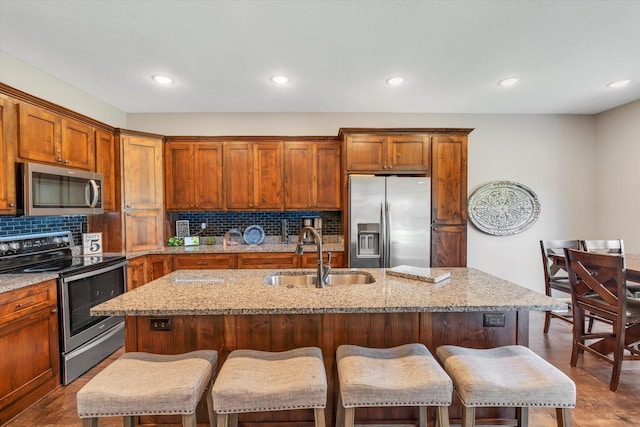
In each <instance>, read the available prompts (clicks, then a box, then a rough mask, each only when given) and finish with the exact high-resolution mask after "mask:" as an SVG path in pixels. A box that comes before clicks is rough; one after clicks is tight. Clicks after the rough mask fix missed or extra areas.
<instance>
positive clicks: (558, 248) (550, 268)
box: [540, 240, 581, 334]
mask: <svg viewBox="0 0 640 427" xmlns="http://www.w3.org/2000/svg"><path fill="white" fill-rule="evenodd" d="M564 248H571V249H580V248H581V246H580V241H579V240H540V250H541V252H542V266H543V268H544V288H545V293H546V295H547V296H551V293H552V290H556V291H559V292H563V293H565V294H567V296H569V295H571V288H570V285H569V275H568V274H567V270H566V266H565V261H564ZM554 317H555V318H557V319H560V320H562V321H565V322H567V323H573V320H572V317H571V314H570V313H566V314H561V313H555V312H553V311H547V312H546V313H545V316H544V333H545V334H546V333H547V332H549V326H550V325H551V318H554Z"/></svg>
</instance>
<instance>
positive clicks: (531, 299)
mask: <svg viewBox="0 0 640 427" xmlns="http://www.w3.org/2000/svg"><path fill="white" fill-rule="evenodd" d="M296 271H297V270H286V273H287V274H292V273H294V272H296ZM304 271H305V272H308V273H311V274H313V272H314V270H304ZM346 271H347V270H345V269H335V270H334V272H335V273H341V272H346ZM359 271H362V272H364V273H368V274H370V275H371V277H372V278H373V279H374V280H375V281H374V282H373V283H368V284H353V285H338V284H336V285H328V286H327V287H326V288H325V289H318V288H315V287H314V286H313V285H292V284H289V285H275V286H274V285H265V284H264V279H265V276H267V275H269V274H271V273H273V271H270V270H263V269H261V270H198V271H195V270H181V271H175V272H173V273H171V274H169V275H167V276H164V277H162V278H160V279H157V280H154V281H152V282H150V283H148V284H146V285H144V286H142V287H140V288H137V289H135V290H133V291H132V292H128V293H126V294H124V295H121V296H119V297H116V298H114V299H112V300H110V301H107V302H105V303H103V304H101V305H99V306H97V307H95V308H93V309H92V314H94V315H123V316H126V350H127V351H147V352H154V353H181V352H186V351H191V350H195V349H205V348H206V349H215V350H218V352H219V354H220V361H219V363H220V364H222V363H224V360H225V359H226V356H227V355H228V354H229V352H231V351H232V350H235V349H240V348H251V349H256V350H265V351H284V350H289V349H291V348H296V347H304V346H316V347H320V348H321V349H322V352H323V356H324V360H325V367H326V369H327V377H328V381H329V391H328V396H327V412H326V415H327V421H328V424H329V425H330V426H332V425H334V419H335V403H336V399H337V373H336V365H335V350H336V348H337V347H338V346H339V345H341V344H355V345H362V346H368V347H391V346H396V345H401V344H405V343H410V342H422V343H424V344H425V345H426V346H427V347H428V348H429V349H430V350H431V351H432V352H433V353H435V349H436V348H437V347H438V346H440V345H443V344H455V345H462V346H468V347H480V348H483V347H484V348H486V347H496V346H501V345H508V344H522V345H527V344H528V333H529V331H528V323H529V318H528V312H529V311H531V310H558V309H562V308H564V307H565V304H564V303H562V302H559V301H557V300H554V299H552V298H549V297H546V296H545V295H542V294H539V293H537V292H534V291H531V290H529V289H526V288H524V287H521V286H518V285H516V284H513V283H511V282H508V281H506V280H502V279H499V278H497V277H494V276H491V275H489V274H487V273H484V272H481V271H479V270H475V269H472V268H446V269H432V270H431V274H432V275H433V276H440V275H442V274H444V273H446V272H450V273H451V277H450V278H449V279H446V280H444V281H442V282H439V283H437V284H434V283H428V282H424V281H421V280H415V279H414V278H408V277H399V276H396V275H391V273H390V272H388V271H387V270H385V269H360V270H359ZM455 406H459V404H458V403H456V402H455V401H454V408H452V410H451V416H452V418H459V416H460V412H459V408H457V407H455ZM430 415H431V414H430ZM478 415H479V416H481V417H483V418H505V417H506V418H512V417H513V415H514V412H513V411H510V410H506V409H499V410H498V409H487V410H485V411H484V412H480V411H478ZM416 417H417V410H416V409H415V408H384V409H381V408H377V409H366V410H365V409H363V410H358V411H356V422H357V423H362V422H365V421H366V422H377V423H378V424H380V423H382V422H383V420H387V421H391V422H396V423H398V422H412V421H411V420H414V419H415V418H416ZM198 419H199V420H204V419H206V410H204V408H203V407H202V408H199V412H198ZM312 420H313V412H312V411H310V410H309V411H283V412H274V413H260V414H244V415H241V416H240V422H241V425H245V426H258V425H260V426H264V427H275V426H287V425H288V426H302V425H309V422H312ZM141 422H142V423H143V424H152V423H160V424H162V423H176V424H177V423H179V419H172V418H171V417H153V418H152V417H148V418H143V419H142V420H141Z"/></svg>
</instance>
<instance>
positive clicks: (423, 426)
mask: <svg viewBox="0 0 640 427" xmlns="http://www.w3.org/2000/svg"><path fill="white" fill-rule="evenodd" d="M418 411H419V412H418V426H419V427H427V407H426V406H418Z"/></svg>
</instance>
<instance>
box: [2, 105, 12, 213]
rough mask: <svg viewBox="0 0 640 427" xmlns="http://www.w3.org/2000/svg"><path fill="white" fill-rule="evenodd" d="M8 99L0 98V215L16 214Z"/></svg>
mask: <svg viewBox="0 0 640 427" xmlns="http://www.w3.org/2000/svg"><path fill="white" fill-rule="evenodd" d="M13 112H14V110H13V109H12V108H11V103H10V102H9V100H8V99H6V98H3V97H0V170H2V173H0V214H7V215H11V214H15V213H16V181H15V175H16V173H15V167H16V163H15V148H16V147H15V145H16V142H15V120H14V117H15V116H14V115H13Z"/></svg>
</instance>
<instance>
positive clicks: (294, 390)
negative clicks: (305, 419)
mask: <svg viewBox="0 0 640 427" xmlns="http://www.w3.org/2000/svg"><path fill="white" fill-rule="evenodd" d="M211 394H212V395H213V408H214V411H215V412H216V414H217V417H218V426H219V427H228V426H231V427H235V426H237V425H238V414H240V413H246V412H266V411H285V410H293V409H313V410H314V415H315V425H316V427H324V426H325V417H324V409H325V408H326V406H327V374H326V372H325V369H324V362H323V359H322V351H321V350H320V349H319V348H316V347H303V348H297V349H293V350H289V351H283V352H267V351H257V350H235V351H232V352H231V354H229V357H227V360H226V361H225V362H224V364H223V365H222V368H221V369H220V372H219V373H218V377H217V378H216V381H215V383H214V385H213V387H212V389H211Z"/></svg>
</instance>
